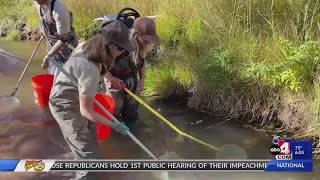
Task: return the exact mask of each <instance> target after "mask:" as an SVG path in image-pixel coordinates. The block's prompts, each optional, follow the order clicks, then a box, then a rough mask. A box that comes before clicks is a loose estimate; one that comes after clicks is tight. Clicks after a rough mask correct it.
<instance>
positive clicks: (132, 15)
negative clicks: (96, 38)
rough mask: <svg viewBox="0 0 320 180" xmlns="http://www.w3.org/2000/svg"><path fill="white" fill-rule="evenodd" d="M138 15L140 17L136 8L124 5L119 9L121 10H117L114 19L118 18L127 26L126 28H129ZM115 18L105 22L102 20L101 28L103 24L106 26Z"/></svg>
mask: <svg viewBox="0 0 320 180" xmlns="http://www.w3.org/2000/svg"><path fill="white" fill-rule="evenodd" d="M126 11H128V12H126ZM138 17H140V14H139V13H138V12H137V11H136V10H134V9H132V8H129V7H126V8H123V9H121V11H119V12H118V14H117V17H116V19H115V20H120V21H121V22H123V23H124V24H125V25H126V26H127V27H128V29H131V28H132V27H133V22H134V20H135V19H137V18H138ZM115 20H107V21H105V22H102V24H101V28H103V27H104V26H106V25H107V24H109V23H111V22H113V21H115Z"/></svg>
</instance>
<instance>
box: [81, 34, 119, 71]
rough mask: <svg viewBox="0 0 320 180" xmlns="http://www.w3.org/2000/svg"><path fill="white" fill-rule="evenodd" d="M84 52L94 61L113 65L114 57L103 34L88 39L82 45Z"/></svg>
mask: <svg viewBox="0 0 320 180" xmlns="http://www.w3.org/2000/svg"><path fill="white" fill-rule="evenodd" d="M82 49H83V52H84V54H86V55H87V56H88V60H90V61H91V62H93V63H98V64H104V65H107V66H113V64H114V58H112V56H111V54H110V49H109V46H108V45H107V44H106V40H105V38H104V37H103V36H102V35H101V34H97V35H95V36H94V37H92V38H90V39H89V40H87V41H86V42H85V43H84V44H83V46H82Z"/></svg>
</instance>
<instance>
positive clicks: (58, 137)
mask: <svg viewBox="0 0 320 180" xmlns="http://www.w3.org/2000/svg"><path fill="white" fill-rule="evenodd" d="M35 45H36V43H35V42H14V41H4V40H0V48H3V49H5V50H7V51H9V52H11V53H13V54H15V55H17V56H19V57H22V58H24V59H26V60H28V59H29V56H30V55H31V53H32V51H33V48H34V47H35ZM44 54H45V51H44V46H43V47H42V48H41V49H40V51H39V52H38V53H37V55H36V58H35V59H34V61H33V63H32V65H31V67H30V70H29V71H28V73H27V74H26V77H25V78H24V80H23V82H22V84H21V86H20V89H19V91H18V93H17V97H18V98H19V100H20V101H21V109H20V110H18V111H16V112H14V113H12V114H0V152H1V153H0V158H2V159H27V158H35V159H54V158H67V157H63V156H62V155H63V154H66V153H69V152H70V150H69V148H68V147H67V144H66V143H65V141H64V139H63V137H62V134H61V132H60V129H59V127H58V126H57V125H56V124H52V125H47V126H43V125H41V124H40V122H43V121H46V120H48V119H50V116H49V115H47V113H45V111H43V110H40V109H39V108H37V107H36V106H35V104H34V99H33V91H32V88H31V84H30V83H31V78H32V77H33V76H35V75H38V74H43V73H45V71H44V70H42V69H41V68H40V62H41V59H42V57H43V56H44ZM0 62H1V60H0ZM22 65H25V63H23V64H22ZM22 70H23V67H21V72H22ZM19 76H20V74H19V73H17V74H16V75H15V76H12V77H5V76H1V75H0V95H1V96H2V95H9V94H10V93H11V91H12V89H13V88H14V86H15V84H16V82H17V80H18V78H19ZM146 101H147V103H148V104H150V105H151V106H152V107H153V108H155V109H156V110H158V111H159V112H160V114H162V115H163V116H164V117H166V118H167V119H169V120H170V121H171V122H172V123H173V124H175V125H176V126H177V127H179V128H180V129H181V130H182V131H185V132H187V133H189V134H191V135H194V136H195V137H197V138H199V139H201V140H203V141H205V142H208V143H210V144H213V145H216V146H218V147H221V146H222V145H224V144H236V145H238V146H240V147H241V148H243V149H244V150H245V151H246V154H247V156H248V159H270V158H272V156H271V155H270V153H269V151H268V149H269V147H270V142H271V139H272V138H271V137H268V136H265V135H264V134H262V133H258V132H255V131H253V130H251V129H247V128H244V127H243V126H242V125H239V123H232V122H228V123H223V124H221V125H219V126H215V125H216V124H218V123H220V122H222V121H224V119H222V118H219V117H211V116H207V115H204V114H201V113H197V112H193V111H191V110H188V109H187V108H185V107H184V106H183V105H181V104H167V103H163V102H161V101H159V100H157V99H152V98H147V99H146ZM0 108H1V107H0ZM131 132H132V133H133V134H134V135H135V136H136V137H137V138H138V139H139V140H140V141H141V142H142V143H143V144H144V145H145V146H146V147H147V148H148V149H149V150H150V151H151V152H152V153H153V154H155V155H156V156H157V157H161V156H163V155H165V154H166V153H168V152H174V153H176V154H177V155H178V156H180V157H181V158H184V159H214V158H216V152H214V151H212V150H211V149H208V148H207V147H205V146H202V145H199V144H197V143H195V142H192V141H189V140H186V139H182V141H175V140H174V138H175V137H177V134H176V133H175V132H173V131H172V130H171V129H169V128H168V127H167V126H166V125H165V124H164V123H162V122H161V121H160V120H159V119H158V118H157V117H156V116H154V115H153V114H152V113H151V112H149V111H148V110H147V109H145V108H144V107H141V108H140V121H139V122H138V123H137V124H136V125H135V126H131ZM99 148H100V150H101V152H102V153H101V154H102V156H103V158H104V159H149V157H148V155H146V154H145V153H144V152H143V151H142V150H141V149H140V147H139V146H138V145H136V144H135V143H134V142H133V141H132V140H131V139H130V138H129V137H126V136H121V135H119V134H117V133H112V135H111V137H110V138H109V139H108V140H107V141H105V142H103V143H100V144H99ZM314 164H315V166H317V164H319V163H318V162H315V163H314ZM319 169H320V166H317V167H315V172H314V173H263V172H259V173H253V172H243V173H242V172H201V173H200V172H195V173H192V174H190V173H187V174H186V173H184V172H181V173H170V179H199V180H200V179H204V180H207V179H208V180H209V179H221V180H229V179H240V180H242V179H244V180H248V179H260V180H264V179H266V180H267V179H281V180H282V179H283V180H298V179H303V180H305V179H312V180H315V179H320V176H319ZM67 175H68V174H62V173H48V174H46V173H41V174H34V173H0V179H10V180H15V179H70V177H69V176H67ZM101 176H102V177H103V178H101V179H117V180H118V179H130V180H131V179H139V180H150V179H159V178H160V177H159V174H155V173H151V172H147V173H142V172H140V173H132V172H131V173H128V172H123V173H120V172H118V173H101Z"/></svg>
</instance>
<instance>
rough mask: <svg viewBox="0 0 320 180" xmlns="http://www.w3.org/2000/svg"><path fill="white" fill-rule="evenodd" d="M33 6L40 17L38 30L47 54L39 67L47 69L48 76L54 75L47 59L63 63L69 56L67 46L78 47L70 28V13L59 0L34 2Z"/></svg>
mask: <svg viewBox="0 0 320 180" xmlns="http://www.w3.org/2000/svg"><path fill="white" fill-rule="evenodd" d="M35 6H36V8H37V10H38V12H39V15H40V21H41V23H40V29H41V33H42V34H43V35H44V37H45V39H46V46H47V54H46V56H45V57H44V58H43V61H42V64H41V66H42V68H44V69H45V68H48V73H49V74H55V73H56V67H55V66H54V65H53V64H51V63H50V62H49V58H53V59H54V60H55V61H57V62H59V63H65V62H66V60H67V58H68V57H69V55H70V54H71V50H70V49H69V48H68V46H67V44H70V45H71V46H73V47H74V48H75V47H77V45H78V41H77V39H76V36H75V32H74V29H73V27H72V13H71V12H69V11H68V9H67V8H66V7H65V5H64V4H62V2H61V1H60V0H35Z"/></svg>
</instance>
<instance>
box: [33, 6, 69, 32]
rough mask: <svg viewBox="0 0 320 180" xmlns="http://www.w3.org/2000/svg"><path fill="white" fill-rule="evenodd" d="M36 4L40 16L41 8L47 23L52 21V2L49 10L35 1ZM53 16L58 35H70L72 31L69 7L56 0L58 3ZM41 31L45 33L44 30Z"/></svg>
mask: <svg viewBox="0 0 320 180" xmlns="http://www.w3.org/2000/svg"><path fill="white" fill-rule="evenodd" d="M34 3H35V6H36V8H37V11H38V13H39V16H40V8H41V9H42V13H43V17H44V19H45V20H46V21H47V22H49V20H50V19H51V15H50V14H51V0H50V2H49V6H48V8H44V7H42V6H40V5H39V4H38V3H37V2H36V1H34ZM52 16H53V20H54V21H55V22H56V28H57V33H58V34H59V35H63V34H68V33H69V32H70V30H71V27H70V21H71V18H70V13H69V11H68V9H67V7H66V6H65V5H64V4H62V2H61V1H60V0H56V2H55V4H54V8H53V12H52ZM40 18H41V16H40ZM41 31H42V32H43V29H41Z"/></svg>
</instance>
